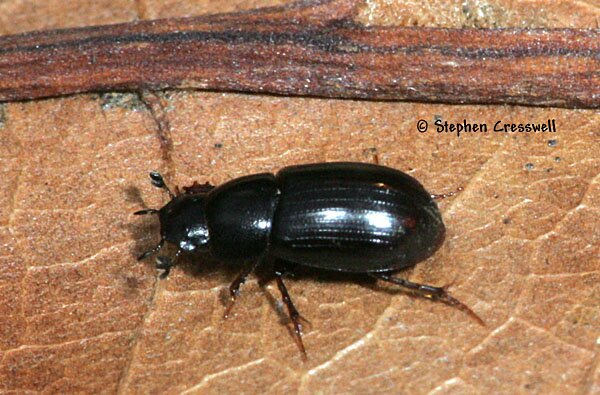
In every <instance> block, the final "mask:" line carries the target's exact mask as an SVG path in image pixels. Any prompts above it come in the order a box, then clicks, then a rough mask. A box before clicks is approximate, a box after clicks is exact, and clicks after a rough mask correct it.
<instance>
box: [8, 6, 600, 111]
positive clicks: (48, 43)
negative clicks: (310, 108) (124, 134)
mask: <svg viewBox="0 0 600 395" xmlns="http://www.w3.org/2000/svg"><path fill="white" fill-rule="evenodd" d="M357 4H358V1H357V0H329V1H327V0H317V1H305V2H301V3H296V4H294V5H291V6H285V7H273V8H266V9H260V10H256V11H253V12H245V13H235V14H222V15H213V16H206V17H197V18H187V19H165V20H156V21H142V22H133V23H125V24H119V25H110V26H99V27H89V28H80V29H67V30H57V31H45V32H34V33H27V34H20V35H14V36H6V37H0V101H7V100H21V99H33V98H40V97H49V96H57V95H65V94H71V93H77V92H89V91H106V90H158V89H164V88H196V89H209V90H220V91H240V92H264V93H274V94H284V95H308V96H323V97H335V98H360V99H379V100H416V101H427V102H448V103H514V104H526V105H542V106H564V107H587V108H598V107H600V29H551V30H548V29H534V30H520V29H492V30H488V29H437V28H398V27H365V26H362V25H358V24H356V23H355V22H353V15H354V13H355V11H356V7H357Z"/></svg>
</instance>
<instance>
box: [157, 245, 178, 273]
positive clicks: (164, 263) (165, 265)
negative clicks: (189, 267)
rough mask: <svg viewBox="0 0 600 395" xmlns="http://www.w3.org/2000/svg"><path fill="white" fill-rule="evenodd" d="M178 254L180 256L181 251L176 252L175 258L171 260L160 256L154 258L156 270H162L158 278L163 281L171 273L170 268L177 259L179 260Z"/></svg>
mask: <svg viewBox="0 0 600 395" xmlns="http://www.w3.org/2000/svg"><path fill="white" fill-rule="evenodd" d="M179 254H181V250H177V252H176V253H175V257H174V258H173V259H171V258H169V257H167V256H164V255H160V256H157V257H156V268H157V269H159V270H164V271H163V272H162V273H161V275H160V276H159V277H160V278H161V279H165V278H167V277H168V276H169V273H170V272H171V268H172V267H173V266H175V264H176V263H177V259H178V258H179Z"/></svg>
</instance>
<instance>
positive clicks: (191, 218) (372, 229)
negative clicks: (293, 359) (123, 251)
mask: <svg viewBox="0 0 600 395" xmlns="http://www.w3.org/2000/svg"><path fill="white" fill-rule="evenodd" d="M150 178H151V180H152V184H153V185H154V186H156V187H158V188H162V189H165V190H166V191H167V192H168V193H169V195H170V198H171V200H170V201H169V203H167V204H166V205H165V206H164V207H162V208H161V209H159V210H156V209H146V210H141V211H137V212H136V213H135V214H136V215H141V214H156V215H158V218H159V220H160V234H161V240H160V242H159V243H158V245H157V246H156V247H154V248H152V249H151V250H149V251H146V252H145V253H144V254H142V255H141V256H140V257H139V259H140V260H141V259H144V258H146V257H148V256H149V255H152V254H155V253H157V252H158V251H159V250H160V249H161V248H162V247H163V245H164V243H165V242H169V243H171V244H173V245H175V246H176V247H177V252H176V253H175V259H170V258H168V257H166V256H158V257H157V259H156V262H157V264H156V266H157V268H159V269H162V270H164V273H163V276H166V275H168V273H169V271H170V269H171V267H172V266H173V265H174V264H175V261H176V259H177V257H178V256H179V255H180V254H181V253H182V252H191V253H194V252H203V253H208V254H209V255H211V256H212V257H213V258H215V259H216V260H218V261H221V262H226V263H230V264H234V265H239V266H240V268H241V271H240V273H239V275H238V276H237V277H236V278H235V279H234V281H233V282H232V283H231V285H230V286H229V295H230V302H229V305H228V306H227V308H226V311H225V317H227V316H228V315H229V312H230V311H231V308H232V306H233V304H234V302H235V299H236V297H237V296H238V295H239V289H240V285H241V284H243V283H244V281H245V280H246V277H247V276H248V275H249V274H250V273H251V272H252V271H253V270H254V269H256V267H257V266H259V265H260V264H261V263H262V262H264V261H265V259H266V258H275V259H276V263H275V265H274V267H273V270H274V277H275V279H276V281H277V286H278V288H279V291H280V292H281V296H282V300H283V302H284V304H285V305H286V307H287V310H288V314H289V317H290V319H291V321H292V323H293V325H294V337H295V340H296V343H297V344H298V347H299V348H300V351H301V352H302V355H303V356H304V358H305V357H306V351H305V349H304V345H303V343H302V337H301V330H302V324H301V321H305V320H304V319H303V318H302V316H301V315H300V314H299V313H298V311H297V310H296V308H295V306H294V304H293V302H292V300H291V298H290V296H289V294H288V292H287V289H286V287H285V284H284V282H283V279H282V276H283V274H284V273H285V272H286V270H287V269H289V268H293V267H294V266H308V267H312V268H316V269H321V270H329V271H338V272H353V273H362V274H365V275H366V276H370V277H374V278H375V279H379V280H383V281H387V282H390V283H393V284H396V285H399V286H400V287H403V288H404V289H406V290H409V291H411V292H414V293H417V294H419V295H422V296H425V297H428V298H431V299H436V300H440V301H442V302H444V303H446V304H450V305H454V306H456V307H458V308H459V309H461V310H463V311H465V312H467V313H468V314H470V315H471V316H472V317H474V318H475V319H476V320H477V321H478V322H479V323H482V321H481V320H480V319H479V317H477V315H476V314H475V313H473V312H472V311H471V309H469V308H468V307H467V306H466V305H464V304H463V303H461V302H460V301H458V300H457V299H455V298H453V297H452V296H450V295H449V294H448V293H447V292H446V290H445V288H443V287H442V288H439V287H433V286H430V285H425V284H417V283H413V282H410V281H408V280H404V279H401V278H397V277H393V276H392V274H393V272H395V271H398V270H400V269H405V268H408V267H411V266H414V265H415V264H416V263H418V262H420V261H422V260H424V259H426V258H428V257H429V256H431V255H432V254H433V253H434V252H435V251H436V250H437V249H438V248H439V247H440V245H441V244H442V242H443V240H444V234H445V227H444V223H443V222H442V218H441V215H440V212H439V210H438V207H437V204H436V203H435V201H434V199H436V198H442V197H446V196H448V195H452V194H447V195H431V194H429V193H428V192H427V191H426V190H425V188H423V186H422V185H421V184H420V183H419V182H418V181H417V180H415V179H414V178H413V177H411V176H409V175H407V174H405V173H403V172H401V171H398V170H394V169H391V168H389V167H384V166H379V165H374V164H366V163H352V162H337V163H317V164H309V165H300V166H291V167H286V168H284V169H282V170H280V171H279V172H278V173H277V174H270V173H261V174H254V175H250V176H246V177H241V178H236V179H234V180H231V181H229V182H227V183H225V184H222V185H220V186H218V187H214V186H212V185H210V184H208V183H207V184H204V185H200V184H197V183H194V185H192V186H191V187H185V188H183V191H182V192H179V191H178V190H177V191H176V193H172V192H171V190H170V189H169V188H168V187H167V185H166V184H165V181H164V179H163V177H162V176H161V175H160V174H159V173H157V172H152V173H150Z"/></svg>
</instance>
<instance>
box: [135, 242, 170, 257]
mask: <svg viewBox="0 0 600 395" xmlns="http://www.w3.org/2000/svg"><path fill="white" fill-rule="evenodd" d="M164 244H165V239H160V241H159V242H158V244H157V245H156V247H154V248H152V249H150V250H148V251H146V252H144V253H143V254H142V255H140V256H138V261H141V260H143V259H146V258H148V257H149V256H150V255H152V254H156V253H157V252H158V251H160V249H161V248H162V247H163V245H164Z"/></svg>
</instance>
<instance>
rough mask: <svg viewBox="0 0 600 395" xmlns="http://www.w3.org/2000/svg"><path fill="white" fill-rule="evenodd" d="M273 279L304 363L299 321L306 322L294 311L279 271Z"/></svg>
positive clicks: (304, 352) (304, 351)
mask: <svg viewBox="0 0 600 395" xmlns="http://www.w3.org/2000/svg"><path fill="white" fill-rule="evenodd" d="M275 279H276V280H277V287H278V288H279V292H280V293H281V299H282V300H283V303H285V305H286V306H287V310H288V314H289V316H290V319H291V320H292V323H293V324H294V340H295V341H296V344H297V345H298V348H299V349H300V352H301V353H302V359H303V360H304V361H306V360H307V358H306V349H305V348H304V343H303V342H302V324H301V322H300V321H305V322H307V323H308V321H307V320H306V319H304V318H303V317H302V316H301V315H300V313H298V310H296V306H294V303H293V302H292V298H290V294H289V293H288V291H287V288H286V287H285V284H284V283H283V278H282V273H281V272H280V271H276V272H275Z"/></svg>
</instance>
